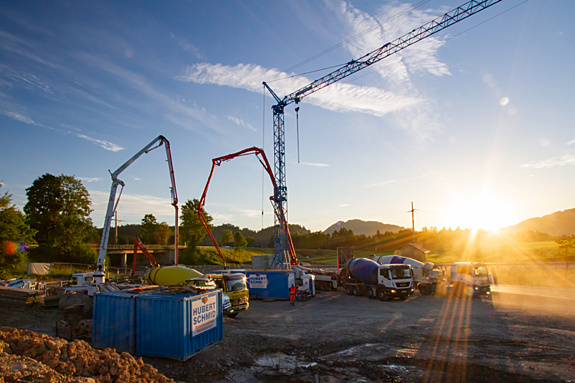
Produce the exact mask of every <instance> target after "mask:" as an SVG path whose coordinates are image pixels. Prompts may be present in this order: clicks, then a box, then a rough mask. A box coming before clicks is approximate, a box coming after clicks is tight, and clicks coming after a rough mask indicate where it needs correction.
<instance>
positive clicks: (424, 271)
mask: <svg viewBox="0 0 575 383" xmlns="http://www.w3.org/2000/svg"><path fill="white" fill-rule="evenodd" d="M373 260H374V261H375V262H377V263H379V264H381V265H396V264H399V265H410V266H411V267H412V269H413V279H414V281H415V284H416V286H417V289H418V290H419V292H420V293H421V294H422V295H430V294H436V293H437V294H446V295H448V294H451V295H455V296H464V295H466V296H481V295H483V296H488V295H490V294H491V286H490V283H489V274H488V271H487V266H485V264H483V263H479V262H456V263H452V264H442V265H441V266H438V267H435V265H434V264H433V263H431V262H426V263H423V262H420V261H418V260H415V259H412V258H406V257H399V256H396V255H385V256H374V257H373Z"/></svg>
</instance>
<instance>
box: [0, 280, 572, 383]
mask: <svg viewBox="0 0 575 383" xmlns="http://www.w3.org/2000/svg"><path fill="white" fill-rule="evenodd" d="M571 297H573V295H571ZM59 315H60V314H59V312H58V310H57V309H43V308H27V309H25V310H22V311H12V312H4V313H3V314H2V315H1V319H0V325H4V326H13V327H17V328H20V329H30V330H34V331H36V332H40V333H45V334H48V335H54V323H55V322H56V321H57V320H58V317H59ZM573 318H575V302H573V300H572V299H568V298H558V297H551V296H542V297H540V298H536V297H535V296H529V295H522V294H515V293H497V292H496V293H494V294H493V296H492V297H489V298H473V299H471V298H469V299H461V298H449V297H444V296H422V295H419V294H417V293H416V294H415V295H414V296H413V297H411V298H409V299H408V300H407V301H393V302H381V301H378V300H370V299H368V298H365V297H353V296H348V295H345V294H344V293H343V292H342V291H333V292H321V293H318V295H317V296H316V297H315V298H313V299H310V300H308V301H305V302H297V303H296V306H295V307H292V306H290V305H289V303H288V302H286V301H261V300H260V301H251V305H250V309H249V310H248V311H247V312H244V313H241V314H240V315H238V317H237V318H236V319H230V318H225V319H224V339H223V340H222V341H221V342H219V343H217V344H215V345H212V346H210V347H209V348H207V349H205V350H203V351H201V352H200V353H198V354H197V355H195V356H193V357H192V358H190V359H189V360H187V361H185V362H179V361H173V360H169V359H164V358H143V359H144V361H145V362H146V363H149V364H151V365H152V366H154V367H155V368H156V369H157V370H158V371H159V372H160V373H163V374H164V375H166V376H167V377H169V378H173V379H174V380H175V381H178V382H278V381H279V382H314V383H315V382H330V383H335V382H349V381H355V382H507V383H509V382H571V381H574V380H575V321H574V320H573Z"/></svg>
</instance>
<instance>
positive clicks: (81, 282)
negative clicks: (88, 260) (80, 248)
mask: <svg viewBox="0 0 575 383" xmlns="http://www.w3.org/2000/svg"><path fill="white" fill-rule="evenodd" d="M154 145H155V146H154ZM162 145H164V146H165V148H166V157H167V162H168V170H169V172H170V181H171V184H172V186H171V189H170V190H171V196H172V206H174V209H175V211H176V213H175V225H174V226H175V247H174V253H175V263H176V264H177V263H178V232H179V231H178V194H177V192H176V180H175V177H174V168H173V165H172V154H171V151H170V143H169V141H168V140H167V139H166V138H165V137H164V136H158V137H156V138H155V139H153V140H152V141H151V142H150V143H149V144H148V145H146V146H145V147H144V148H143V149H142V150H140V151H139V152H138V153H136V154H135V155H134V156H132V158H130V159H129V160H128V161H126V162H125V163H124V164H123V165H122V166H120V167H119V168H118V169H117V170H116V171H115V172H114V173H111V172H110V175H111V176H112V187H111V190H110V198H109V200H108V209H107V210H106V217H105V219H104V227H103V229H102V240H101V242H100V250H99V252H98V260H97V262H96V270H95V271H94V272H93V273H75V274H74V277H75V279H76V283H75V284H74V285H72V286H71V287H70V289H72V290H75V291H77V290H87V291H88V295H93V294H94V293H95V292H96V291H97V289H98V286H99V285H102V284H103V283H104V282H105V281H106V273H105V269H104V261H105V259H106V252H107V249H108V239H109V236H110V227H111V225H112V218H113V217H114V213H115V211H116V208H117V207H118V203H119V202H120V197H121V195H122V191H123V190H124V186H125V184H124V182H123V181H122V180H120V179H118V176H119V175H120V174H121V173H122V172H123V171H124V170H126V168H127V167H128V166H130V165H131V164H132V163H133V162H134V161H136V160H137V159H138V158H139V157H140V156H141V155H142V154H146V153H149V152H151V151H152V150H154V149H157V148H159V147H160V146H162ZM118 185H122V189H121V190H120V195H119V196H118V199H117V200H116V191H117V189H118Z"/></svg>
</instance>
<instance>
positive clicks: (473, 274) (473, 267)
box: [450, 262, 491, 296]
mask: <svg viewBox="0 0 575 383" xmlns="http://www.w3.org/2000/svg"><path fill="white" fill-rule="evenodd" d="M450 271H451V273H450V277H451V285H452V289H453V290H452V292H453V293H454V294H455V295H458V296H462V295H463V294H465V295H468V296H479V295H485V296H487V295H490V294H491V285H490V283H489V272H488V270H487V266H486V265H485V264H483V263H477V262H456V263H455V264H453V265H451V270H450Z"/></svg>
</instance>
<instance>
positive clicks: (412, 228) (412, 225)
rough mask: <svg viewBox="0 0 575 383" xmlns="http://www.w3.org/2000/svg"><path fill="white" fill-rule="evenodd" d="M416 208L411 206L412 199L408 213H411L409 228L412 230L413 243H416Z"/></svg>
mask: <svg viewBox="0 0 575 383" xmlns="http://www.w3.org/2000/svg"><path fill="white" fill-rule="evenodd" d="M416 211H417V209H414V208H413V201H411V210H409V211H408V213H411V230H412V231H413V243H417V241H416V240H415V212H416Z"/></svg>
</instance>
